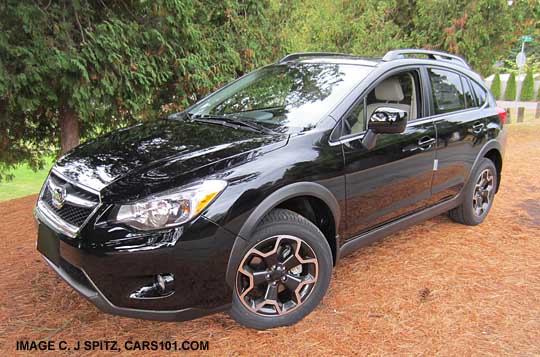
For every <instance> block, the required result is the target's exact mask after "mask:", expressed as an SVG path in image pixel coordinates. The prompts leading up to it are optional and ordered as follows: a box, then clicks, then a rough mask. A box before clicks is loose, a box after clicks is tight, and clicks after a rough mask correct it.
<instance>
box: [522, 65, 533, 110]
mask: <svg viewBox="0 0 540 357" xmlns="http://www.w3.org/2000/svg"><path fill="white" fill-rule="evenodd" d="M519 100H522V101H525V102H528V101H532V100H534V78H533V72H532V70H531V69H529V70H528V71H527V75H526V76H525V79H524V80H523V85H522V87H521V94H520V96H519Z"/></svg>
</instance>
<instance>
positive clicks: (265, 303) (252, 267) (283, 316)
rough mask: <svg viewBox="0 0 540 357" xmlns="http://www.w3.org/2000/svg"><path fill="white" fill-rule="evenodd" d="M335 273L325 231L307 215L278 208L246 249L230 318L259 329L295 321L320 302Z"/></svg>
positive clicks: (259, 227)
mask: <svg viewBox="0 0 540 357" xmlns="http://www.w3.org/2000/svg"><path fill="white" fill-rule="evenodd" d="M331 272H332V252H331V250H330V246H329V245H328V242H327V241H326V239H325V237H324V235H323V234H322V232H321V231H320V230H319V229H318V228H317V227H316V226H315V225H314V224H313V223H311V222H310V221H308V220H307V219H305V218H304V217H302V216H300V215H298V214H296V213H294V212H292V211H289V210H284V209H276V210H274V211H272V212H270V214H269V215H268V216H267V217H266V218H265V219H264V220H263V221H262V222H261V224H260V225H259V226H258V227H257V230H256V232H255V233H254V236H253V240H252V242H251V244H250V245H249V247H248V248H247V250H246V251H245V252H244V255H243V258H242V260H241V263H240V265H239V267H238V270H237V273H236V286H235V289H234V293H233V304H232V308H231V312H230V313H231V316H232V317H233V318H234V319H235V320H236V321H237V322H239V323H241V324H242V325H245V326H247V327H251V328H256V329H267V328H272V327H278V326H285V325H291V324H293V323H295V322H297V321H299V320H301V319H302V318H303V317H304V316H306V315H307V314H309V313H310V312H311V311H312V310H313V309H314V308H315V307H316V306H317V305H318V304H319V302H320V301H321V300H322V298H323V296H324V294H325V293H326V290H327V289H328V285H329V283H330V277H331Z"/></svg>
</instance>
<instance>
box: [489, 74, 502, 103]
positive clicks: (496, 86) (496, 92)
mask: <svg viewBox="0 0 540 357" xmlns="http://www.w3.org/2000/svg"><path fill="white" fill-rule="evenodd" d="M490 90H491V94H493V96H494V97H495V99H501V75H500V74H499V72H497V73H495V76H494V77H493V82H492V83H491V88H490Z"/></svg>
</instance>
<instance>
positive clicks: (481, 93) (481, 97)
mask: <svg viewBox="0 0 540 357" xmlns="http://www.w3.org/2000/svg"><path fill="white" fill-rule="evenodd" d="M471 83H472V86H473V89H474V94H475V95H476V102H477V103H478V106H479V107H481V106H483V105H484V104H485V103H486V101H487V92H486V90H485V89H484V88H482V86H481V85H480V84H478V83H476V82H475V81H471Z"/></svg>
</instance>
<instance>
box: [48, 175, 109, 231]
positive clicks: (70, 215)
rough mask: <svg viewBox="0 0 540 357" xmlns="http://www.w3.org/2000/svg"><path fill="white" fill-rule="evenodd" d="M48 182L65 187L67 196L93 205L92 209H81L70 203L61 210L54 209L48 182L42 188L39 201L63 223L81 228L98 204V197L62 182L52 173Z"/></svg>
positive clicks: (66, 203) (64, 181) (65, 204)
mask: <svg viewBox="0 0 540 357" xmlns="http://www.w3.org/2000/svg"><path fill="white" fill-rule="evenodd" d="M48 180H53V181H54V183H55V184H56V185H60V186H63V187H65V188H66V191H67V192H68V193H69V195H71V196H73V197H77V198H80V199H83V200H85V201H89V202H91V203H92V204H93V207H81V206H78V205H74V204H72V203H70V202H65V203H64V205H63V206H62V207H61V208H56V207H55V206H54V205H53V197H52V192H51V188H50V186H49V184H48V181H47V183H45V187H44V188H43V193H42V195H41V201H43V202H44V203H45V204H46V205H47V208H48V209H49V210H50V211H51V212H53V213H54V214H55V215H56V216H57V217H58V218H60V219H61V220H63V221H64V222H67V223H69V224H70V225H72V226H75V227H77V228H79V227H80V226H82V225H83V223H84V222H85V221H86V219H87V218H88V217H89V216H90V214H91V213H92V212H93V211H94V208H95V207H96V206H97V205H98V204H99V197H98V196H97V195H96V194H94V193H92V192H89V191H86V190H84V189H82V188H80V187H78V186H75V185H73V184H71V183H69V182H67V181H66V180H63V179H62V178H60V177H58V176H57V175H55V174H54V173H51V176H50V177H49V178H48Z"/></svg>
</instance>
